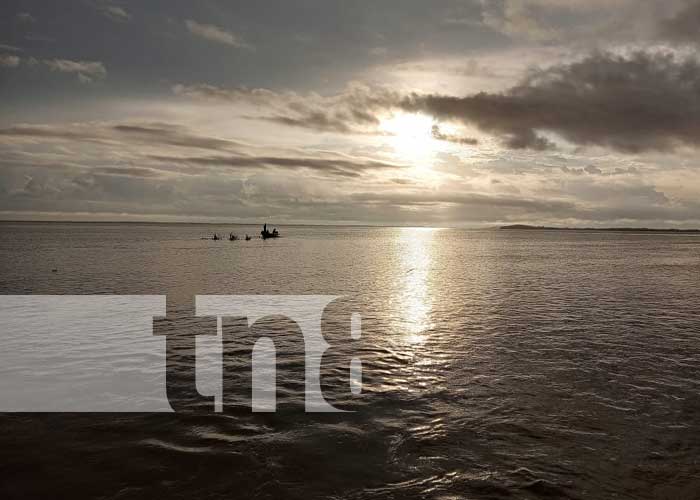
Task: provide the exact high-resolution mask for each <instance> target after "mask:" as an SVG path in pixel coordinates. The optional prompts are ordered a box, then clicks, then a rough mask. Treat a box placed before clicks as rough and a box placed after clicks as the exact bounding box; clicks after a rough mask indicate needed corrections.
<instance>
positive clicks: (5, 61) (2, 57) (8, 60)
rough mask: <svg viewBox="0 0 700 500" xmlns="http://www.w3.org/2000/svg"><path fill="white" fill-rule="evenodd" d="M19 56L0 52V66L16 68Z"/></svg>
mask: <svg viewBox="0 0 700 500" xmlns="http://www.w3.org/2000/svg"><path fill="white" fill-rule="evenodd" d="M19 63H20V58H19V57H17V56H13V55H10V54H0V66H4V67H6V68H16V67H17V66H19Z"/></svg>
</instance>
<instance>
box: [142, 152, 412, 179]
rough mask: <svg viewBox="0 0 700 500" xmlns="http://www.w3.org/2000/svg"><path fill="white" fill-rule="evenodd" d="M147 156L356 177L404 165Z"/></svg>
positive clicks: (337, 160)
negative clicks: (307, 170)
mask: <svg viewBox="0 0 700 500" xmlns="http://www.w3.org/2000/svg"><path fill="white" fill-rule="evenodd" d="M150 158H152V159H154V160H157V161H159V162H163V163H180V164H186V165H199V166H212V167H232V168H268V167H277V168H282V169H309V170H313V171H316V172H320V173H324V174H328V175H336V176H341V177H359V176H360V175H361V173H362V172H365V171H369V170H388V169H399V168H403V165H400V164H394V163H386V162H381V161H376V160H355V159H353V160H350V159H346V158H315V157H277V156H242V155H241V156H191V157H176V156H161V155H153V156H150Z"/></svg>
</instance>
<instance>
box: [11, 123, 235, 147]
mask: <svg viewBox="0 0 700 500" xmlns="http://www.w3.org/2000/svg"><path fill="white" fill-rule="evenodd" d="M2 137H6V138H20V139H24V140H31V141H45V140H57V141H73V142H87V143H97V144H104V145H114V144H129V143H135V144H140V145H150V146H177V147H182V148H193V149H205V150H209V151H233V150H236V149H237V148H239V147H240V146H241V143H238V142H236V141H231V140H227V139H219V138H217V137H206V136H202V135H198V134H194V133H192V132H190V131H189V130H188V129H186V128H185V127H182V126H179V125H176V124H170V123H158V122H156V123H153V122H150V123H149V122H146V123H143V122H125V123H95V122H92V123H84V124H60V125H15V126H12V127H6V128H0V138H2Z"/></svg>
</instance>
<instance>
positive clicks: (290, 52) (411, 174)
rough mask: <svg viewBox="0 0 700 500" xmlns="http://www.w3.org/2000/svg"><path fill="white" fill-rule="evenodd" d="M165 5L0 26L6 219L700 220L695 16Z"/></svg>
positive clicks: (632, 11)
mask: <svg viewBox="0 0 700 500" xmlns="http://www.w3.org/2000/svg"><path fill="white" fill-rule="evenodd" d="M13 7H15V6H13ZM8 8H9V7H2V9H5V10H6V9H8ZM170 8H171V9H172V12H168V13H167V15H163V13H162V12H161V11H157V10H149V8H148V7H146V6H143V5H141V4H139V3H134V4H130V3H127V2H120V3H119V4H118V5H117V4H116V3H110V2H99V3H81V4H80V8H78V4H76V9H74V10H73V11H71V12H67V11H66V10H64V9H61V8H59V7H57V6H55V5H53V4H46V3H42V2H26V5H22V8H21V9H19V10H18V11H17V12H5V13H4V14H6V15H5V16H3V19H4V21H2V22H3V23H5V24H6V26H4V28H6V29H4V30H3V33H7V34H8V35H7V36H6V38H5V39H0V85H2V87H3V88H4V91H5V93H6V94H7V95H8V96H10V98H11V99H10V101H11V105H10V106H7V107H6V109H4V110H3V112H2V115H0V124H1V125H2V126H1V127H0V148H1V150H2V158H1V159H0V163H1V165H2V169H1V170H0V172H1V173H0V175H1V176H2V183H1V184H0V211H1V212H2V216H3V218H29V219H31V218H40V219H47V218H48V219H53V218H60V219H103V220H104V219H106V220H122V219H128V220H141V219H144V220H230V221H251V222H252V221H257V220H259V219H265V220H267V219H274V220H275V221H279V222H280V223H282V222H310V223H324V222H334V223H369V224H431V225H458V226H459V225H461V226H465V225H466V226H478V225H495V224H499V223H510V222H519V223H537V224H540V223H542V224H557V225H560V224H561V225H564V224H566V225H595V226H604V225H657V226H678V227H690V226H697V225H700V204H698V203H697V202H696V201H695V199H696V196H695V193H697V189H698V188H700V177H699V176H698V169H697V165H696V164H695V161H696V160H695V157H696V156H697V148H698V146H699V143H700V126H699V125H698V124H700V61H699V60H698V57H697V43H698V42H699V41H700V40H699V39H698V32H699V28H700V17H699V14H700V2H695V1H678V2H644V3H643V5H640V3H639V2H629V1H626V0H616V1H613V2H578V1H575V0H566V1H565V0H530V1H528V0H519V1H516V0H510V1H509V0H498V1H486V0H484V1H473V2H463V1H460V2H457V1H454V2H452V1H444V2H435V3H432V4H430V5H426V4H424V3H419V2H416V3H413V2H404V3H401V4H399V3H396V2H381V3H380V4H379V5H359V4H358V5H357V6H356V7H355V8H354V9H353V10H354V12H355V14H356V15H352V16H348V15H343V16H340V11H339V10H338V9H339V7H338V6H337V5H334V3H332V2H327V3H324V4H318V5H316V6H315V8H314V9H310V8H309V10H305V9H306V8H307V7H300V6H289V5H286V4H275V8H276V13H277V14H279V16H277V15H276V16H271V15H270V12H269V11H266V10H265V9H263V8H262V7H261V8H260V9H256V8H255V7H253V6H247V7H245V8H244V7H234V6H229V5H227V4H221V5H217V8H216V9H214V8H212V7H211V6H199V7H198V6H191V7H189V8H187V9H184V8H183V7H176V6H171V7H170ZM166 10H167V9H166ZM345 14H347V12H345ZM76 16H77V18H76ZM280 16H281V17H280ZM278 17H279V18H278ZM378 18H381V19H382V20H383V22H382V23H378V22H376V19H378ZM282 20H284V21H285V22H282ZM78 41H80V43H78Z"/></svg>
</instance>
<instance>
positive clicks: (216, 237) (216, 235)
mask: <svg viewBox="0 0 700 500" xmlns="http://www.w3.org/2000/svg"><path fill="white" fill-rule="evenodd" d="M220 239H221V238H220V237H219V235H218V234H216V233H214V237H213V238H212V240H214V241H216V240H220Z"/></svg>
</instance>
